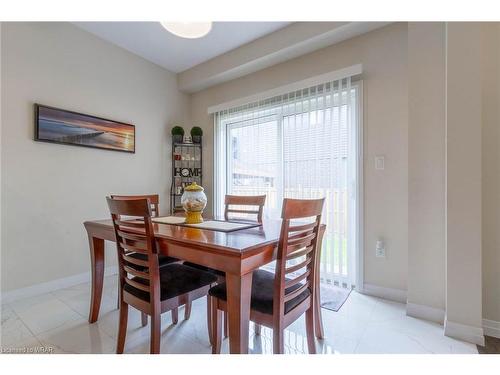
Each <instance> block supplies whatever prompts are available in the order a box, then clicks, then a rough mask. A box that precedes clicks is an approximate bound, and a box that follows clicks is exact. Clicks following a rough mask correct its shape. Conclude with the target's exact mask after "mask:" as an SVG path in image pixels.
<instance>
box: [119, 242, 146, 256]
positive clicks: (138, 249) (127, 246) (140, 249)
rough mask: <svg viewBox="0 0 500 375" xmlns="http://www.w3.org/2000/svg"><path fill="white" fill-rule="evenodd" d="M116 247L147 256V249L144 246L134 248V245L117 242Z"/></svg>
mask: <svg viewBox="0 0 500 375" xmlns="http://www.w3.org/2000/svg"><path fill="white" fill-rule="evenodd" d="M118 245H120V246H121V247H122V248H123V249H124V250H127V251H129V252H138V253H142V254H147V253H148V248H147V245H146V246H136V245H131V244H128V243H126V242H122V241H118Z"/></svg>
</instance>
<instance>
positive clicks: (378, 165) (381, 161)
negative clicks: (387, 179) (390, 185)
mask: <svg viewBox="0 0 500 375" xmlns="http://www.w3.org/2000/svg"><path fill="white" fill-rule="evenodd" d="M375 169H377V170H379V171H381V170H384V169H385V157H384V156H383V155H378V156H375Z"/></svg>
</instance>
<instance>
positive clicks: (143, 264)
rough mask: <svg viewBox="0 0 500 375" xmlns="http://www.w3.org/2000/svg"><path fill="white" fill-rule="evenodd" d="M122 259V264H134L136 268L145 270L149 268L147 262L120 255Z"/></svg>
mask: <svg viewBox="0 0 500 375" xmlns="http://www.w3.org/2000/svg"><path fill="white" fill-rule="evenodd" d="M122 259H123V261H124V262H126V263H132V264H135V265H136V266H140V267H146V268H147V267H148V266H149V262H148V261H147V260H142V259H137V258H133V257H131V256H128V255H125V254H122Z"/></svg>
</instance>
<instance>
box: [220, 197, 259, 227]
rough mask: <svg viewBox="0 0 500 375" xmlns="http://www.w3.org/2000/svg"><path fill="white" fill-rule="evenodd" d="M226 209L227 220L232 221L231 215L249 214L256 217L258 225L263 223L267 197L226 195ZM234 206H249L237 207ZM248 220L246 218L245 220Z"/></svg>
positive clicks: (225, 216)
mask: <svg viewBox="0 0 500 375" xmlns="http://www.w3.org/2000/svg"><path fill="white" fill-rule="evenodd" d="M224 204H225V209H224V218H225V220H230V219H231V218H230V214H233V213H236V214H248V215H256V216H257V217H256V220H255V221H257V222H258V223H262V213H263V211H264V205H265V204H266V196H265V195H226V198H225V201H224ZM232 206H247V207H248V208H246V207H244V208H242V207H236V208H233V207H232ZM245 219H246V218H245Z"/></svg>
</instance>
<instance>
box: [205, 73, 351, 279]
mask: <svg viewBox="0 0 500 375" xmlns="http://www.w3.org/2000/svg"><path fill="white" fill-rule="evenodd" d="M358 96H359V86H358V85H357V84H356V83H354V84H353V82H351V78H350V77H346V78H342V79H338V80H335V81H330V82H325V83H322V84H319V85H315V86H312V87H308V88H304V89H301V90H295V91H293V92H289V93H286V94H283V95H278V96H274V97H272V98H269V99H265V100H260V101H256V102H253V103H249V104H246V105H241V106H238V107H235V108H228V109H226V110H222V111H219V112H216V113H215V114H214V125H215V167H216V171H215V172H216V173H215V186H214V192H215V194H214V196H215V197H214V198H215V206H214V208H215V212H216V214H217V215H222V213H223V202H224V195H225V194H234V195H261V194H266V196H267V198H266V206H265V209H264V215H265V216H266V217H280V213H281V204H282V201H283V198H301V199H308V198H310V199H312V198H320V197H325V198H326V202H325V208H324V211H323V222H324V223H325V224H326V226H327V232H326V233H325V238H324V240H323V248H322V255H321V278H322V280H323V282H326V283H335V284H343V285H348V286H351V285H353V283H354V275H353V273H354V259H353V254H354V247H355V243H354V241H355V236H354V234H353V230H354V228H353V227H354V224H355V221H353V219H354V214H355V209H354V199H355V197H356V194H354V192H353V191H352V190H353V188H354V186H355V178H356V157H355V155H356V140H355V138H356V134H355V129H356V127H355V126H353V124H354V123H355V122H356V121H357V118H358V113H357V108H358V105H357V103H358Z"/></svg>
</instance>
